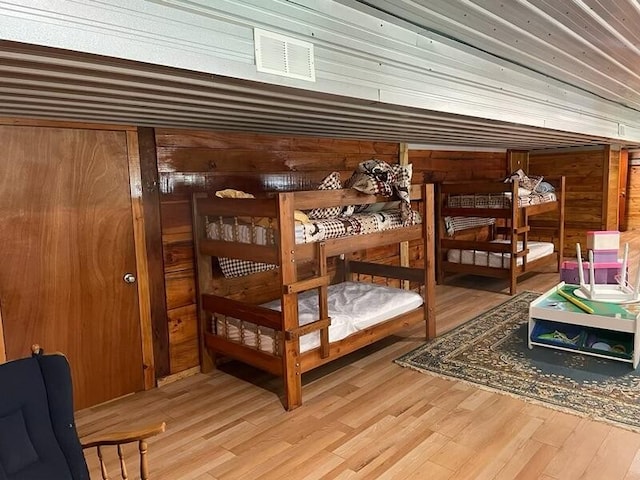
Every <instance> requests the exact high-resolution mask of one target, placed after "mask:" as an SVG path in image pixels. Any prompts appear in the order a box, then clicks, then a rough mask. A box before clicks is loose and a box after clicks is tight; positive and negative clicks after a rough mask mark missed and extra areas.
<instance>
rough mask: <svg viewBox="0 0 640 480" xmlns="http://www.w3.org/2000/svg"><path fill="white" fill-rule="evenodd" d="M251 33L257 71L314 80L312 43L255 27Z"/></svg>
mask: <svg viewBox="0 0 640 480" xmlns="http://www.w3.org/2000/svg"><path fill="white" fill-rule="evenodd" d="M253 33H254V39H255V46H256V67H257V69H258V71H259V72H265V73H273V74H275V75H282V76H283V77H289V78H297V79H300V80H307V81H310V82H315V81H316V72H315V68H314V64H313V44H312V43H309V42H303V41H301V40H297V39H295V38H289V37H285V36H284V35H279V34H277V33H273V32H267V31H265V30H259V29H257V28H256V29H254V31H253Z"/></svg>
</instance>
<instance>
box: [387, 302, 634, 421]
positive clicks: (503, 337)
mask: <svg viewBox="0 0 640 480" xmlns="http://www.w3.org/2000/svg"><path fill="white" fill-rule="evenodd" d="M538 296H539V294H537V293H532V292H524V293H521V294H519V295H517V296H515V297H513V298H512V299H510V300H508V301H506V302H504V303H503V304H501V305H498V306H497V307H494V308H492V309H491V310H489V311H487V312H485V313H483V314H482V315H480V316H478V317H476V318H474V319H472V320H470V321H468V322H466V323H464V324H463V325H461V326H460V327H458V328H456V329H454V330H452V331H450V332H447V333H446V334H444V335H442V336H441V337H438V338H436V339H434V340H432V341H430V342H427V343H426V344H424V345H423V346H421V347H419V348H417V349H415V350H413V351H412V352H409V353H407V354H406V355H404V356H402V357H401V358H399V359H397V360H396V363H398V364H399V365H402V366H404V367H409V368H413V369H415V370H419V371H422V372H431V373H435V374H437V375H440V376H444V377H451V378H456V379H460V380H463V381H466V382H470V383H472V384H475V385H477V386H480V387H482V388H487V389H490V390H493V391H497V392H504V393H507V394H510V395H513V396H517V397H520V398H523V399H524V400H528V401H533V402H536V403H542V404H544V405H547V406H550V407H552V408H556V409H560V410H563V411H566V412H569V413H574V414H578V415H583V416H589V417H591V418H594V419H597V420H602V421H605V422H608V423H611V424H614V425H618V426H621V427H624V428H628V429H630V430H634V431H640V368H638V370H636V371H634V370H633V368H632V366H631V364H630V363H624V362H618V361H615V360H607V359H602V358H597V357H592V356H588V355H581V354H576V353H568V352H562V351H559V350H554V349H550V348H544V347H534V348H533V349H532V350H529V348H528V347H527V321H528V308H529V302H531V301H532V300H534V299H535V298H536V297H538Z"/></svg>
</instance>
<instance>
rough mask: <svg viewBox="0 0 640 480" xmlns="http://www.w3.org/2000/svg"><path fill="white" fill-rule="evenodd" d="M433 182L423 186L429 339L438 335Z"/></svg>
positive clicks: (425, 291) (425, 298) (425, 311)
mask: <svg viewBox="0 0 640 480" xmlns="http://www.w3.org/2000/svg"><path fill="white" fill-rule="evenodd" d="M433 203H434V194H433V184H432V183H427V184H424V185H423V186H422V205H423V207H422V241H423V247H424V315H425V323H426V337H427V340H429V339H431V338H435V336H436V290H435V285H436V274H435V267H434V265H435V263H434V258H435V210H434V208H433Z"/></svg>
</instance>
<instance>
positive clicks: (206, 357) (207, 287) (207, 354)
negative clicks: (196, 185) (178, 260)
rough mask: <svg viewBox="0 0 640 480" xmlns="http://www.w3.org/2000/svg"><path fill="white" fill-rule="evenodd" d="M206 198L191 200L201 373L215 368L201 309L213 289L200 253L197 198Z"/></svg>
mask: <svg viewBox="0 0 640 480" xmlns="http://www.w3.org/2000/svg"><path fill="white" fill-rule="evenodd" d="M203 197H206V194H202V193H200V194H198V193H196V194H194V195H193V197H192V198H191V201H192V202H193V205H192V210H191V211H192V212H193V249H194V252H195V256H196V259H195V260H196V261H195V267H196V272H195V273H196V280H197V282H196V299H197V302H198V343H199V347H200V371H202V372H203V373H207V372H210V371H211V370H213V369H214V368H215V366H216V357H215V353H214V352H212V351H211V350H209V349H208V348H207V346H206V345H205V341H204V339H205V332H206V331H207V326H208V325H207V322H208V321H210V318H209V314H208V313H207V311H206V310H205V309H204V308H203V307H202V294H203V293H211V291H212V287H213V285H212V284H213V275H212V271H211V269H212V265H211V261H212V259H211V257H209V256H208V255H203V254H202V253H201V252H200V239H202V238H206V231H205V228H206V227H205V223H206V221H205V218H203V217H202V216H201V215H200V212H199V210H198V198H203Z"/></svg>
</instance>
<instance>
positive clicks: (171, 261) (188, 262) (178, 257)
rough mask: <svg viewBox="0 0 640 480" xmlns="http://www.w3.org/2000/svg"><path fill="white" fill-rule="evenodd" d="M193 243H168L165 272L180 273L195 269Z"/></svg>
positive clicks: (165, 252) (165, 251)
mask: <svg viewBox="0 0 640 480" xmlns="http://www.w3.org/2000/svg"><path fill="white" fill-rule="evenodd" d="M193 255H194V253H193V242H167V243H166V244H165V247H164V269H165V270H164V271H165V272H167V273H169V272H179V271H181V270H189V269H191V268H193V262H194V258H193Z"/></svg>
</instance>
